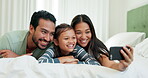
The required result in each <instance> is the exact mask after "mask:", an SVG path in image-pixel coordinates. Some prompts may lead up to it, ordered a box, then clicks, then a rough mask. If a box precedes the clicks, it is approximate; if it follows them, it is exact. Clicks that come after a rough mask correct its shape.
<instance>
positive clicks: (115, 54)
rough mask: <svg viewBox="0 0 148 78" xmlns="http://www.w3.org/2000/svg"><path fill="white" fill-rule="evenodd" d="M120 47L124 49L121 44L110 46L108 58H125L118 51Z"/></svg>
mask: <svg viewBox="0 0 148 78" xmlns="http://www.w3.org/2000/svg"><path fill="white" fill-rule="evenodd" d="M127 48H128V47H127ZM121 49H122V50H123V51H124V49H123V47H121V46H120V47H110V52H109V59H110V60H125V59H124V56H123V55H122V54H121V52H120V50H121Z"/></svg>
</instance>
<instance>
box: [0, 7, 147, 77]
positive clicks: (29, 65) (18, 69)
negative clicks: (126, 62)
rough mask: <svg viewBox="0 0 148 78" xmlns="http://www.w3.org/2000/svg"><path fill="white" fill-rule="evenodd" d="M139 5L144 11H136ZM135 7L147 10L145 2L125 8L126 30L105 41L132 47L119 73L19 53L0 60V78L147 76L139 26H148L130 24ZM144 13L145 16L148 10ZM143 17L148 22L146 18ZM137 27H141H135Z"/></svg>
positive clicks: (143, 35) (144, 44)
mask: <svg viewBox="0 0 148 78" xmlns="http://www.w3.org/2000/svg"><path fill="white" fill-rule="evenodd" d="M143 7H144V9H146V10H147V11H145V10H139V9H142V8H143ZM137 10H138V11H142V12H141V13H143V11H144V12H148V5H145V6H142V7H140V8H137V9H134V10H131V11H129V12H128V24H127V25H128V27H127V28H128V30H127V31H128V32H123V33H119V34H117V35H115V36H113V37H111V38H110V39H109V40H108V41H107V42H106V43H105V44H106V45H107V46H108V48H109V47H111V46H124V45H126V44H129V45H132V46H133V47H134V50H135V51H134V61H133V62H132V63H131V65H130V66H129V67H128V68H127V69H126V70H125V71H122V72H120V71H117V70H114V69H110V68H107V67H103V66H94V65H81V64H79V65H78V64H49V63H44V64H39V63H38V61H37V60H36V59H35V58H34V57H32V56H21V57H17V58H2V59H0V78H148V74H147V72H148V45H147V44H148V38H147V36H148V35H147V34H148V31H145V30H144V31H143V30H142V28H143V27H144V29H146V28H148V23H147V22H145V23H144V25H143V21H141V22H142V25H141V26H140V24H137V22H134V23H136V25H134V23H133V19H135V16H137V15H136V14H134V12H135V13H140V12H137ZM133 14H134V15H135V16H133ZM144 14H146V15H147V16H148V13H144ZM138 15H139V14H138ZM142 15H143V14H142ZM138 18H139V17H138ZM141 19H143V18H141ZM144 19H145V20H147V21H148V19H147V17H146V18H144ZM131 20H132V21H131ZM138 21H139V20H138ZM130 26H131V27H130ZM137 27H138V28H137ZM133 28H134V30H133ZM140 28H141V30H138V29H140ZM121 37H123V38H121ZM118 38H120V39H118ZM112 40H116V41H112ZM112 42H116V43H112Z"/></svg>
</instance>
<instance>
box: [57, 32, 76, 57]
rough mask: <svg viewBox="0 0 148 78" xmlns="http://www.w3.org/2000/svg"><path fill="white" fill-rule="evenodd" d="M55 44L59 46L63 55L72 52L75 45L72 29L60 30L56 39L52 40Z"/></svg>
mask: <svg viewBox="0 0 148 78" xmlns="http://www.w3.org/2000/svg"><path fill="white" fill-rule="evenodd" d="M54 42H55V44H56V45H57V46H59V47H60V50H61V53H62V54H63V55H68V54H69V53H70V52H72V51H73V50H74V48H75V45H76V42H77V40H76V35H75V32H74V30H73V29H71V30H67V31H65V32H62V33H61V34H60V36H59V37H58V40H54Z"/></svg>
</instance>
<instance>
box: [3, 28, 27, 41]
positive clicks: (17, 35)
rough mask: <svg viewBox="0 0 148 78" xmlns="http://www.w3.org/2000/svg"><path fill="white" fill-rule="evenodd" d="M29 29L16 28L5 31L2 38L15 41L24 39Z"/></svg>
mask: <svg viewBox="0 0 148 78" xmlns="http://www.w3.org/2000/svg"><path fill="white" fill-rule="evenodd" d="M27 32H28V30H16V31H11V32H7V33H5V34H4V35H3V36H1V39H7V40H11V41H12V42H13V41H18V40H22V39H24V38H25V36H26V35H27Z"/></svg>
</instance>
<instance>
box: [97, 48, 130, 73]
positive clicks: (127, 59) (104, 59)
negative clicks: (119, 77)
mask: <svg viewBox="0 0 148 78" xmlns="http://www.w3.org/2000/svg"><path fill="white" fill-rule="evenodd" d="M127 47H129V50H128V49H127V48H126V47H124V48H123V49H124V50H125V52H126V53H125V52H124V51H123V50H121V51H120V52H121V53H122V55H123V56H124V58H125V60H120V61H119V63H117V62H114V61H112V60H109V58H108V57H107V56H105V55H101V57H100V58H99V59H98V60H99V61H100V63H101V65H103V66H106V67H109V68H112V69H116V70H119V71H123V70H125V69H126V68H127V67H128V66H129V65H130V64H131V62H132V61H133V48H132V47H130V46H127Z"/></svg>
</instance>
